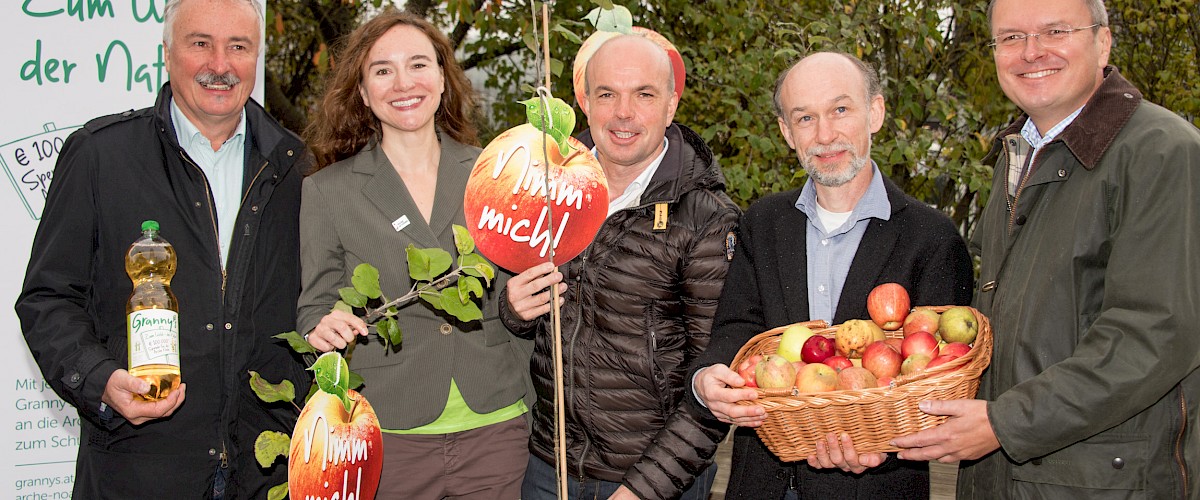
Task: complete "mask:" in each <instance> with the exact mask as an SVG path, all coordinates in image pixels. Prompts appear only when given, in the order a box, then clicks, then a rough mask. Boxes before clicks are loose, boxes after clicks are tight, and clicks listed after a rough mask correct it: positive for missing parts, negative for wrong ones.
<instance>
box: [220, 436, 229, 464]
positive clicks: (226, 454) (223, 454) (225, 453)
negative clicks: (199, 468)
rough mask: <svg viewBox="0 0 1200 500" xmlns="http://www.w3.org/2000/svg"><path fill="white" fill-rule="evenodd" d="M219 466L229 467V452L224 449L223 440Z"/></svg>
mask: <svg viewBox="0 0 1200 500" xmlns="http://www.w3.org/2000/svg"><path fill="white" fill-rule="evenodd" d="M221 468H222V469H228V468H229V452H228V451H226V450H225V441H224V440H222V441H221Z"/></svg>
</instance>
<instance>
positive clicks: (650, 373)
mask: <svg viewBox="0 0 1200 500" xmlns="http://www.w3.org/2000/svg"><path fill="white" fill-rule="evenodd" d="M666 136H667V139H668V140H669V141H670V143H669V146H668V148H667V153H666V156H665V157H664V158H663V161H662V163H661V164H660V165H659V167H658V170H657V171H656V172H655V175H654V178H653V179H651V181H650V182H649V183H648V184H647V186H646V190H645V192H644V194H643V195H642V197H641V202H640V203H639V205H638V206H636V207H633V208H628V209H624V210H620V211H618V212H616V213H614V214H612V215H610V216H609V217H608V219H606V220H605V221H604V224H603V225H602V226H601V227H600V230H599V232H598V233H597V235H596V238H595V240H593V241H592V243H591V245H589V246H588V248H587V249H586V250H584V252H583V253H582V254H581V255H579V256H578V257H576V258H575V259H574V260H572V261H571V262H568V263H567V264H565V265H563V266H562V267H561V270H562V272H563V276H564V278H563V280H564V282H565V283H567V292H566V294H565V295H564V298H565V300H566V302H565V304H564V305H563V308H562V337H563V349H564V368H563V369H564V372H565V376H564V377H565V379H566V380H565V391H566V395H565V400H566V402H567V408H566V411H567V414H566V427H567V428H566V440H567V442H566V449H567V467H569V468H568V474H570V475H571V476H573V477H579V476H584V477H589V478H594V479H601V480H604V481H612V482H620V483H624V484H625V485H626V486H628V487H629V488H630V489H631V490H633V492H634V493H636V494H637V495H638V496H639V497H640V498H674V497H678V496H679V495H680V494H681V493H682V492H683V491H684V490H685V489H687V488H688V487H689V486H690V485H691V484H692V482H693V480H694V478H695V476H696V475H697V474H699V473H700V472H702V471H704V469H705V468H707V467H708V466H709V465H710V464H711V460H712V455H713V453H715V451H716V448H717V443H718V442H719V440H720V439H721V438H722V437H724V435H725V432H726V430H727V429H726V428H725V427H724V426H723V425H720V424H718V423H716V422H708V423H703V422H701V421H700V420H699V418H698V417H697V415H696V414H695V412H692V411H689V409H688V408H687V406H686V405H684V404H683V400H684V398H685V397H691V396H690V392H685V391H687V388H688V387H689V385H690V384H688V383H687V381H686V380H685V375H686V372H687V368H688V365H689V364H690V363H691V362H692V360H694V359H696V357H697V356H699V355H700V353H701V352H702V351H703V350H704V348H705V347H706V346H707V345H708V337H709V328H710V326H711V322H712V315H713V312H714V311H715V310H716V305H717V297H718V296H719V295H720V293H721V286H722V284H723V283H724V280H725V272H726V269H727V268H728V259H727V256H728V255H729V252H728V251H727V249H726V242H727V241H729V240H730V238H731V237H732V232H733V230H734V227H735V226H736V224H737V219H738V216H739V214H740V211H739V210H738V208H737V206H736V205H734V204H733V202H732V201H730V199H729V197H728V196H726V195H725V193H724V191H723V189H724V178H723V177H722V176H721V171H720V168H719V167H718V165H717V163H716V160H715V159H714V158H713V156H712V151H710V150H709V149H708V146H706V145H705V144H704V141H703V140H702V139H701V138H700V136H698V135H697V134H696V133H695V132H692V131H691V130H689V129H687V128H685V127H683V126H680V125H672V126H671V127H669V128H668V129H667V134H666ZM582 140H583V142H584V143H585V144H587V145H588V146H589V147H590V146H591V139H590V136H589V135H587V133H586V132H585V135H584V136H583V138H582ZM657 203H665V204H666V205H667V209H668V212H669V215H668V217H667V224H666V228H665V229H662V230H655V229H653V224H654V213H655V205H656V204H657ZM500 304H501V307H500V317H501V319H503V320H504V321H505V324H506V325H507V326H508V327H509V329H510V330H512V331H513V332H514V333H516V334H518V335H526V336H532V335H535V334H536V339H535V344H534V345H535V348H534V355H533V360H532V362H531V364H532V371H533V382H534V386H535V387H536V388H537V395H538V399H537V404H536V405H535V406H534V408H533V415H534V427H533V433H532V437H531V443H530V448H531V451H532V453H533V454H534V455H536V456H538V457H540V458H541V459H542V460H545V461H546V462H548V463H551V464H553V463H554V462H555V453H554V382H553V381H554V365H553V361H552V359H553V357H552V355H551V353H552V345H553V339H552V335H551V332H550V331H549V328H548V327H549V323H550V322H549V320H548V317H542V318H538V319H536V320H534V321H532V322H528V323H525V322H521V321H520V319H519V318H518V317H516V316H515V315H514V314H513V313H512V311H511V310H510V309H508V307H507V306H508V300H507V299H506V298H503V297H502V298H501V300H500Z"/></svg>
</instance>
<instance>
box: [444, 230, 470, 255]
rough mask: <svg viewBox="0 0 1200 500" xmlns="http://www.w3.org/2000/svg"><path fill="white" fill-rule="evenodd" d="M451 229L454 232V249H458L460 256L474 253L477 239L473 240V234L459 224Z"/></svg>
mask: <svg viewBox="0 0 1200 500" xmlns="http://www.w3.org/2000/svg"><path fill="white" fill-rule="evenodd" d="M450 228H451V229H452V230H453V231H454V247H455V248H457V249H458V254H459V255H466V254H469V253H474V252H475V239H474V238H471V232H470V231H467V228H465V227H462V226H460V225H458V224H454V225H452V226H450Z"/></svg>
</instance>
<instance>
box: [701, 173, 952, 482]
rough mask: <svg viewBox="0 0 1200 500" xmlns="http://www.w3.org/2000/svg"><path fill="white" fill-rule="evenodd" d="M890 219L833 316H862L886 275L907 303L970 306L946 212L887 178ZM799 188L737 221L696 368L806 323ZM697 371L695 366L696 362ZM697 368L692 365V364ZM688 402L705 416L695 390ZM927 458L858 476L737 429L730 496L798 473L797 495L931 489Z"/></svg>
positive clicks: (867, 244) (858, 261)
mask: <svg viewBox="0 0 1200 500" xmlns="http://www.w3.org/2000/svg"><path fill="white" fill-rule="evenodd" d="M883 182H884V188H885V189H886V190H887V195H888V200H889V201H890V203H891V206H892V214H891V219H890V220H887V221H884V220H879V219H872V220H871V221H870V226H868V227H867V231H866V233H864V234H863V238H862V242H861V243H859V246H858V251H857V252H856V253H855V254H854V261H853V262H852V263H851V264H850V274H849V275H848V276H847V277H846V283H845V285H844V286H843V287H842V296H841V298H840V299H839V300H838V308H837V311H836V312H835V314H834V318H833V321H834V323H835V324H840V323H843V322H845V321H846V320H848V319H856V318H857V319H867V318H869V315H868V314H867V294H868V293H870V292H871V289H872V288H874V287H875V286H877V285H879V284H882V283H889V282H895V283H900V284H901V285H904V288H906V289H907V290H908V292H909V295H910V297H911V299H912V303H913V305H948V304H959V305H966V304H969V303H970V302H971V284H972V280H973V271H972V265H971V259H970V256H969V255H968V254H967V246H966V244H965V243H964V242H963V239H962V237H961V236H959V234H958V232H957V231H956V230H955V228H954V224H952V223H951V222H950V220H949V219H948V218H947V217H946V216H945V215H943V214H941V213H939V212H938V211H936V210H934V209H932V208H929V207H927V206H925V205H924V204H923V203H921V202H919V201H917V200H916V199H914V198H912V197H910V196H908V195H906V194H904V192H903V191H901V190H900V189H899V188H898V187H896V185H895V184H893V183H892V182H891V181H890V180H888V179H887V178H886V177H884V179H883ZM799 194H800V191H799V190H793V191H788V192H785V193H779V194H775V195H771V196H768V197H766V198H763V199H762V200H759V201H758V202H756V203H755V204H754V205H753V206H751V207H750V210H749V211H748V212H747V214H746V217H745V218H744V219H743V220H742V224H741V225H740V226H739V227H738V246H737V252H736V257H735V258H734V259H733V263H732V264H731V265H730V267H729V277H728V279H727V282H726V283H727V284H726V286H725V290H724V292H723V293H722V294H721V305H720V307H719V308H717V315H716V318H715V319H714V321H713V337H712V343H711V344H710V345H709V348H708V350H707V351H705V352H704V354H703V355H702V356H701V359H700V360H699V361H698V362H697V365H696V366H697V367H701V368H702V367H706V366H709V365H713V364H716V363H724V364H729V363H730V362H731V361H732V360H733V357H734V356H735V355H736V354H737V352H738V349H740V348H741V347H742V346H743V345H744V344H745V343H746V341H748V340H750V338H751V337H753V336H755V335H758V334H759V333H762V332H764V331H766V330H769V329H771V328H775V327H777V326H782V325H788V324H792V323H796V322H800V321H808V320H809V319H811V318H810V316H809V312H808V283H807V279H808V275H807V273H806V271H805V267H806V266H805V262H807V251H806V245H805V239H806V230H805V227H806V225H807V224H808V218H807V217H806V216H805V215H804V213H803V212H801V211H800V210H798V209H797V208H796V199H797V198H798V197H799ZM697 369H699V368H697ZM693 373H694V371H693ZM688 400H689V401H690V402H691V404H692V405H693V406H694V407H695V408H696V409H698V410H700V411H704V412H705V413H706V414H707V416H708V418H713V416H712V413H711V412H708V410H706V409H703V408H702V407H701V406H700V405H699V403H697V402H696V398H695V397H689V398H688ZM928 471H929V469H928V466H927V464H925V463H924V462H920V463H914V462H905V461H900V460H896V459H895V458H894V456H893V457H892V458H889V460H888V461H887V462H884V464H883V465H881V466H880V467H878V468H876V469H873V470H871V471H868V472H867V473H865V474H863V475H861V476H854V475H851V474H847V473H843V472H841V471H840V470H836V469H833V470H819V469H812V468H809V467H808V465H807V464H805V463H804V462H795V463H784V462H781V461H780V460H779V459H778V458H777V457H776V456H775V455H774V454H772V453H771V452H770V450H768V449H767V447H766V446H765V445H764V444H763V443H762V441H761V440H760V439H758V435H757V434H756V433H755V431H754V429H751V428H739V429H737V431H736V432H735V434H734V449H733V460H732V464H731V470H730V477H729V486H728V489H727V490H726V498H729V499H741V498H762V499H771V500H775V499H778V498H780V497H781V496H782V495H783V492H784V490H786V489H787V487H788V484H789V481H790V478H791V476H792V475H793V474H797V473H798V474H797V478H796V484H797V485H798V486H799V489H800V498H897V499H908V498H918V497H921V496H924V497H926V498H927V497H928V496H929V478H928Z"/></svg>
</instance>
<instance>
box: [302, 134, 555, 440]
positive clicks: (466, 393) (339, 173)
mask: <svg viewBox="0 0 1200 500" xmlns="http://www.w3.org/2000/svg"><path fill="white" fill-rule="evenodd" d="M439 139H440V140H441V145H442V151H441V161H440V163H439V165H438V178H437V192H436V193H435V195H434V202H433V211H432V212H431V215H430V222H429V223H428V224H426V223H425V219H424V217H422V216H421V213H420V211H419V210H417V206H416V204H415V203H414V202H413V200H412V197H411V196H410V195H409V193H408V189H407V188H406V187H405V186H404V182H403V180H401V178H400V175H399V174H397V173H396V171H395V169H393V168H392V165H391V163H390V162H389V161H388V158H387V156H386V155H385V154H384V153H383V150H382V149H381V148H378V147H376V144H375V143H372V144H368V145H367V146H366V147H364V148H363V150H362V151H360V152H359V153H358V154H357V155H355V156H353V157H351V158H348V159H346V160H343V161H340V162H338V163H335V164H333V165H330V166H328V167H325V168H324V169H321V170H320V171H318V172H316V173H314V174H312V175H310V176H309V177H307V178H306V179H304V183H303V192H302V196H303V197H302V201H301V208H300V262H301V275H302V276H301V285H302V287H303V288H302V291H301V293H300V300H299V305H298V307H297V313H298V315H297V331H299V332H300V333H302V334H303V333H307V332H309V331H311V330H312V329H313V328H314V327H315V326H316V325H317V324H318V323H319V322H320V321H321V318H322V317H323V316H325V315H326V314H328V313H329V311H330V308H331V307H333V304H334V303H335V302H336V301H337V300H338V298H339V296H338V289H339V288H342V287H346V286H350V276H351V275H352V273H353V271H354V267H355V266H357V265H358V264H360V263H363V262H366V263H369V264H371V265H373V266H375V267H376V268H378V269H379V281H380V285H381V286H382V289H383V293H384V295H385V296H387V297H388V298H396V297H400V296H401V295H403V294H405V293H407V292H408V291H409V290H410V289H411V287H412V280H411V279H410V278H409V276H408V265H407V262H406V258H405V250H404V249H405V248H406V247H407V246H408V245H410V244H411V245H415V246H416V247H417V248H431V247H441V248H442V249H444V250H446V251H447V252H450V254H451V255H453V256H454V257H455V258H457V251H456V250H455V246H454V235H453V230H452V228H451V225H452V224H459V225H465V224H466V223H465V217H464V215H463V194H464V191H465V189H466V184H467V178H468V177H469V176H470V174H471V170H472V168H473V167H474V164H475V160H476V158H477V157H478V156H479V152H480V149H479V148H475V147H470V146H466V145H463V144H460V143H458V142H456V141H454V140H453V139H451V138H450V137H449V136H446V135H443V134H440V133H439ZM404 220H407V223H405V222H402V221H404ZM507 278H508V275H507V274H505V273H504V272H503V271H502V270H500V269H499V268H497V279H496V280H494V281H493V282H492V286H491V288H490V289H488V290H486V293H485V295H484V297H483V303H482V309H483V315H484V317H483V320H482V321H473V322H470V323H460V322H458V321H457V320H456V319H455V318H454V317H453V316H450V315H448V314H446V313H444V312H441V311H437V310H435V309H433V308H432V307H430V306H429V305H428V304H426V303H424V302H422V301H413V302H411V303H409V304H408V305H407V306H404V307H402V309H401V314H400V316H399V317H398V323H399V325H400V329H401V332H402V333H403V337H404V338H403V342H402V343H401V344H400V345H399V346H398V347H397V348H394V349H385V348H384V346H383V344H382V341H380V340H379V338H378V337H377V336H375V335H374V334H373V335H372V336H371V338H370V340H369V343H367V344H363V343H361V342H360V345H358V346H357V347H356V348H355V350H354V353H353V356H352V358H351V361H350V364H351V369H353V370H354V371H355V372H357V373H359V374H360V375H362V376H363V378H364V379H365V381H366V386H365V387H364V388H363V389H362V391H361V392H362V393H363V394H364V395H365V396H366V397H367V399H368V400H369V401H370V402H371V405H372V406H373V407H374V408H375V412H376V413H377V414H378V415H379V422H380V425H381V426H382V427H383V428H385V429H410V428H413V427H418V426H421V425H424V424H428V423H430V422H432V421H433V420H435V419H436V418H437V417H438V416H439V415H441V413H442V410H443V409H444V408H445V406H446V398H447V395H448V394H449V392H450V380H451V379H452V378H453V379H454V380H455V381H456V383H457V385H458V388H459V391H460V392H461V393H462V396H463V399H464V400H465V401H466V402H467V405H468V406H470V407H471V409H472V410H474V411H475V412H478V413H488V412H491V411H495V410H498V409H500V408H503V407H506V406H508V405H511V404H513V403H515V402H516V401H517V400H519V399H522V397H524V396H525V395H526V394H527V393H529V394H531V391H530V390H529V387H530V383H529V353H530V351H531V350H532V345H531V341H528V340H523V339H519V338H517V337H514V336H513V335H511V334H510V333H509V332H508V330H506V329H505V328H504V326H503V325H502V324H501V323H500V321H499V319H498V317H497V312H496V301H497V299H498V297H499V296H500V291H501V290H503V287H504V285H505V283H506V282H507Z"/></svg>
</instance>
